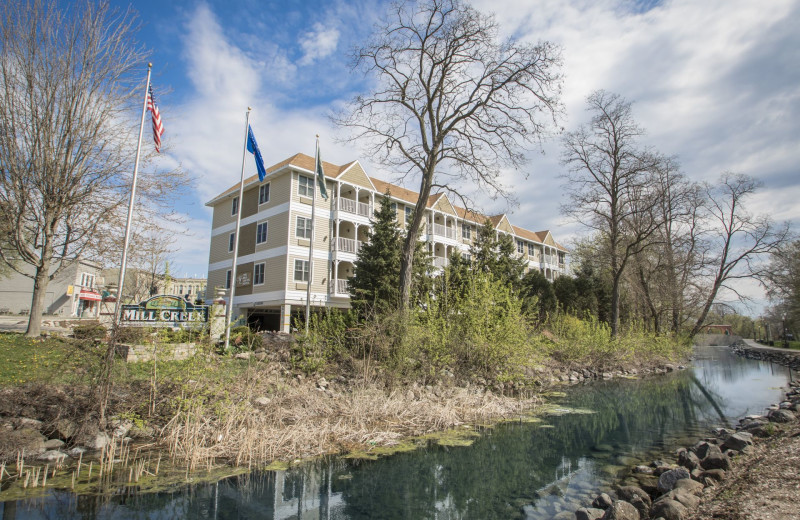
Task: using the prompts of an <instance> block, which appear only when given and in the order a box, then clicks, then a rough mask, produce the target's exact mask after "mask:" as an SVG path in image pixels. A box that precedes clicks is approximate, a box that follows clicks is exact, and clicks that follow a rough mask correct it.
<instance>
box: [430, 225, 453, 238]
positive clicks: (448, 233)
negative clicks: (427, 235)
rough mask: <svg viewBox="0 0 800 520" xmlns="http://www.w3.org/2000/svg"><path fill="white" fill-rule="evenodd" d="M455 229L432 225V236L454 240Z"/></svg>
mask: <svg viewBox="0 0 800 520" xmlns="http://www.w3.org/2000/svg"><path fill="white" fill-rule="evenodd" d="M456 231H457V229H456V228H454V227H447V226H443V225H442V224H434V225H433V234H434V235H439V236H441V237H447V238H452V239H453V240H455V238H456Z"/></svg>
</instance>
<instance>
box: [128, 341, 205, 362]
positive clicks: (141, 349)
mask: <svg viewBox="0 0 800 520" xmlns="http://www.w3.org/2000/svg"><path fill="white" fill-rule="evenodd" d="M194 353H195V344H194V343H162V344H159V345H128V344H124V343H120V344H118V345H117V355H118V356H119V357H121V358H122V359H123V360H124V361H127V362H128V363H136V362H140V361H151V360H152V359H153V358H154V357H156V358H157V359H158V360H160V361H180V360H182V359H187V358H190V357H192V356H193V355H194Z"/></svg>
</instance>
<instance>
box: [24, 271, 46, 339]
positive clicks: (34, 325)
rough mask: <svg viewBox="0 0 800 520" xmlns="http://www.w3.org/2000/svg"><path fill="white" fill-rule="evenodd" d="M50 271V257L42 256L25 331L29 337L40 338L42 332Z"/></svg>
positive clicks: (34, 282) (34, 280) (35, 278)
mask: <svg viewBox="0 0 800 520" xmlns="http://www.w3.org/2000/svg"><path fill="white" fill-rule="evenodd" d="M49 272H50V258H42V263H41V264H40V265H39V267H37V268H36V276H35V277H34V279H33V296H32V297H31V313H30V315H29V316H28V328H27V330H26V331H25V335H26V336H28V337H29V338H38V337H39V336H40V335H41V333H42V314H44V298H45V296H46V295H47V285H48V283H49V282H50V276H49Z"/></svg>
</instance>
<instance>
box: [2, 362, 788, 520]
mask: <svg viewBox="0 0 800 520" xmlns="http://www.w3.org/2000/svg"><path fill="white" fill-rule="evenodd" d="M794 377H796V374H795V373H793V372H791V371H790V370H789V369H787V368H784V367H781V366H777V365H773V364H770V363H768V362H763V361H753V360H748V359H745V358H741V357H738V356H736V355H734V354H733V353H731V352H730V351H729V350H728V349H727V348H725V347H697V348H696V350H695V359H694V361H693V362H692V364H691V366H690V368H688V369H686V370H680V371H675V372H672V373H669V374H666V375H663V376H653V377H647V378H644V379H619V380H613V381H597V382H592V383H588V384H584V385H579V386H571V387H565V392H566V396H564V397H561V398H557V399H555V401H556V407H555V409H554V410H552V413H550V414H548V415H545V416H543V417H542V420H541V421H540V422H527V421H522V422H506V423H502V424H499V425H496V426H495V427H492V428H487V429H485V430H484V431H483V432H482V434H481V435H480V437H477V438H475V439H474V442H473V443H472V444H471V445H469V446H442V445H439V444H435V443H431V444H429V445H428V446H426V447H423V448H420V449H417V450H415V451H411V452H404V453H397V454H395V455H392V456H389V457H384V458H379V459H378V460H353V459H345V458H328V459H321V460H317V461H314V462H311V463H306V464H302V465H298V466H296V467H292V468H290V469H288V470H286V471H256V472H252V473H248V474H242V475H237V476H233V477H228V478H225V479H222V480H218V481H216V482H205V483H198V484H189V485H183V486H179V487H176V488H173V489H171V490H170V491H162V492H155V493H138V492H136V490H135V489H134V488H124V489H121V490H120V491H119V492H118V493H116V494H112V495H110V496H109V495H106V496H97V495H75V494H73V493H70V492H67V491H49V492H48V494H47V495H45V496H44V497H40V498H35V499H27V500H20V501H16V502H0V519H4V520H15V519H51V518H59V519H62V518H63V519H106V518H108V519H111V518H114V519H145V518H147V519H173V518H176V519H220V520H222V519H234V518H235V519H250V518H252V519H256V518H259V519H261V518H268V519H311V518H313V519H379V518H386V519H390V518H407V519H421V518H436V519H491V518H504V519H505V518H528V519H546V518H553V517H555V516H561V517H570V516H569V515H567V512H571V511H574V510H575V509H577V508H578V507H581V506H586V505H588V504H589V503H590V502H591V500H592V498H593V497H594V496H596V495H597V494H598V493H599V492H601V491H605V490H608V489H610V486H611V485H612V484H613V483H615V482H619V479H620V478H622V477H623V476H624V474H625V473H626V472H627V471H628V470H629V469H630V467H631V466H632V465H634V464H648V463H649V462H651V461H653V460H656V459H659V458H661V457H664V456H668V455H669V454H673V453H674V452H675V449H676V448H677V447H680V446H690V445H692V444H694V443H695V442H696V441H697V440H698V439H699V438H701V437H704V436H707V434H708V432H709V429H710V428H712V427H716V426H729V427H731V426H735V424H736V422H737V421H738V419H739V418H741V417H743V416H746V415H750V414H761V413H764V411H765V409H766V407H767V406H769V405H770V404H773V403H776V402H779V401H780V400H781V397H782V395H783V390H784V387H785V386H786V384H787V382H788V381H789V380H790V379H792V378H794ZM571 518H574V515H572V516H571Z"/></svg>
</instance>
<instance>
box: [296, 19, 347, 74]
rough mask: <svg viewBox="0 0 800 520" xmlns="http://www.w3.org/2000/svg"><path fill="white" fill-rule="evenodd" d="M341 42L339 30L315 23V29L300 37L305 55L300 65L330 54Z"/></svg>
mask: <svg viewBox="0 0 800 520" xmlns="http://www.w3.org/2000/svg"><path fill="white" fill-rule="evenodd" d="M338 43H339V31H338V30H337V29H336V28H335V27H327V26H325V25H323V24H321V23H315V24H314V30H313V31H311V32H310V33H309V34H307V35H306V36H304V37H303V38H301V39H300V47H301V48H302V49H303V53H304V54H303V57H302V58H301V59H300V65H310V64H312V63H314V62H315V61H316V60H319V59H321V58H326V57H328V56H330V55H331V54H332V53H333V52H334V51H335V50H336V47H337V45H338Z"/></svg>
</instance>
